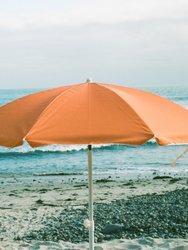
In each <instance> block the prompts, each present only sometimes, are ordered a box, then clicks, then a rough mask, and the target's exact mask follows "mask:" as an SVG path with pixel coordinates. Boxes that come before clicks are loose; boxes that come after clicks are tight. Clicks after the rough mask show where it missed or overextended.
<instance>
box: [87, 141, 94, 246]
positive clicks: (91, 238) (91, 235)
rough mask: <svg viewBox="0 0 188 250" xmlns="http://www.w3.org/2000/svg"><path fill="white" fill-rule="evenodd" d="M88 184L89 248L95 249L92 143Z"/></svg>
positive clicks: (89, 148)
mask: <svg viewBox="0 0 188 250" xmlns="http://www.w3.org/2000/svg"><path fill="white" fill-rule="evenodd" d="M88 184H89V222H90V223H89V250H94V221H93V179H92V145H88Z"/></svg>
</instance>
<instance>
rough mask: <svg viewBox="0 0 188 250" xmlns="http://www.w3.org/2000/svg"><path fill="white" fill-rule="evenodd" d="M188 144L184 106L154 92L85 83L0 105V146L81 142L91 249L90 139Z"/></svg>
mask: <svg viewBox="0 0 188 250" xmlns="http://www.w3.org/2000/svg"><path fill="white" fill-rule="evenodd" d="M152 138H154V139H155V140H156V141H157V143H158V144H159V145H168V144H173V143H188V110H186V109H185V108H183V107H181V106H179V105H177V104H175V103H173V102H171V101H169V100H167V99H165V98H162V97H160V96H157V95H155V94H152V93H149V92H146V91H142V90H138V89H133V88H127V87H122V86H117V85H112V84H103V83H96V82H86V83H81V84H74V85H70V86H63V87H59V88H54V89H51V90H46V91H42V92H39V93H35V94H31V95H28V96H25V97H22V98H20V99H17V100H15V101H13V102H11V103H9V104H6V105H4V106H2V107H0V145H2V146H6V147H16V146H20V145H22V144H23V142H24V140H26V141H27V142H28V143H29V144H30V146H32V147H38V146H43V145H49V144H87V145H88V180H89V242H90V243H89V244H90V249H91V250H92V249H94V222H93V192H92V188H93V187H92V185H93V182H92V144H112V143H118V144H121V143H124V144H130V145H141V144H144V143H146V142H147V141H148V140H150V139H152Z"/></svg>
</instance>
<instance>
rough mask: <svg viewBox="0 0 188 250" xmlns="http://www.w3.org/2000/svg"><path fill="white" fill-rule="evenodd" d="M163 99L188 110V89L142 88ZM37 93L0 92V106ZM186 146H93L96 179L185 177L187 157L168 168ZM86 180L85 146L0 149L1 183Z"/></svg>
mask: <svg viewBox="0 0 188 250" xmlns="http://www.w3.org/2000/svg"><path fill="white" fill-rule="evenodd" d="M141 89H143V90H146V91H150V92H153V93H155V94H158V95H160V96H163V97H166V98H168V99H170V100H172V101H174V102H176V103H177V104H180V105H182V106H183V107H186V108H188V88H186V87H185V86H156V87H144V88H141ZM37 91H40V90H38V89H17V90H13V89H12V90H11V89H10V90H0V105H1V106H2V105H4V104H6V103H8V102H10V101H13V100H14V99H16V98H19V97H22V96H24V95H28V94H31V93H35V92H37ZM187 147H188V146H187V145H170V146H164V147H162V146H159V145H157V144H156V143H155V142H154V141H149V142H147V143H146V144H145V145H142V146H128V145H96V146H94V148H93V174H94V178H95V179H103V178H109V179H114V178H115V179H116V178H121V179H125V180H130V179H144V178H147V179H148V178H152V177H153V176H154V175H161V176H163V175H172V176H177V177H183V176H188V154H186V155H184V156H183V157H182V158H181V159H180V160H179V161H178V162H177V164H176V166H175V167H173V168H172V167H170V163H171V162H173V161H174V160H175V159H176V157H177V156H178V155H179V154H181V153H182V152H183V151H184V150H185V149H186V148H187ZM75 178H81V179H86V178H87V146H85V145H83V146H75V145H73V146H66V145H64V146H63V145H62V146H61V145H52V146H46V147H40V148H37V149H36V148H35V149H33V148H31V147H29V145H28V144H26V143H25V144H24V145H23V146H21V147H17V148H14V149H10V148H4V147H0V182H1V183H2V184H6V183H15V182H20V183H22V182H33V181H36V180H38V181H50V180H52V179H53V180H54V179H55V181H62V179H63V180H64V181H71V180H72V179H75Z"/></svg>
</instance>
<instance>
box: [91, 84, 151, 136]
mask: <svg viewBox="0 0 188 250" xmlns="http://www.w3.org/2000/svg"><path fill="white" fill-rule="evenodd" d="M96 85H97V86H99V87H101V88H104V89H108V90H109V91H110V92H112V93H113V94H114V95H116V96H117V97H119V98H120V99H121V100H122V101H124V102H126V104H127V105H128V106H129V107H130V108H131V110H133V111H134V113H135V114H136V115H137V116H138V117H139V119H140V120H141V121H142V122H143V123H144V124H145V125H146V126H147V128H148V129H149V130H150V131H151V133H152V134H153V137H154V136H155V134H154V132H153V130H152V129H151V128H150V127H149V126H148V125H147V123H146V122H145V121H144V119H143V118H142V117H141V116H140V115H139V114H138V113H137V112H136V111H135V109H134V108H132V107H131V105H130V104H129V103H128V102H127V101H126V100H124V99H123V98H122V97H121V96H119V95H118V94H117V93H116V92H115V91H113V90H112V89H110V88H108V85H105V86H103V85H101V84H98V83H96Z"/></svg>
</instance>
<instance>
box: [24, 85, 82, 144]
mask: <svg viewBox="0 0 188 250" xmlns="http://www.w3.org/2000/svg"><path fill="white" fill-rule="evenodd" d="M81 85H83V83H81V84H79V85H78V86H77V88H76V90H77V89H78V87H80V86H81ZM73 88H75V85H71V86H70V88H68V89H66V90H65V91H63V92H61V93H60V94H59V95H57V96H56V97H55V98H54V99H53V101H51V102H50V103H49V104H48V105H47V106H46V107H45V108H44V109H43V111H42V112H41V113H40V115H39V116H38V118H37V119H36V121H35V122H34V123H33V125H32V126H31V128H30V129H29V130H28V132H27V134H26V135H25V137H24V138H23V140H25V139H26V137H27V136H28V134H29V133H30V132H31V130H32V128H33V127H34V126H35V125H36V124H37V123H38V122H39V120H40V119H41V117H42V116H43V114H44V113H45V111H46V110H47V109H48V108H49V107H50V106H51V105H52V104H53V103H54V102H55V101H57V99H59V98H60V97H61V96H62V95H63V94H65V93H67V92H68V91H70V90H71V89H73ZM26 140H27V139H26Z"/></svg>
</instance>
